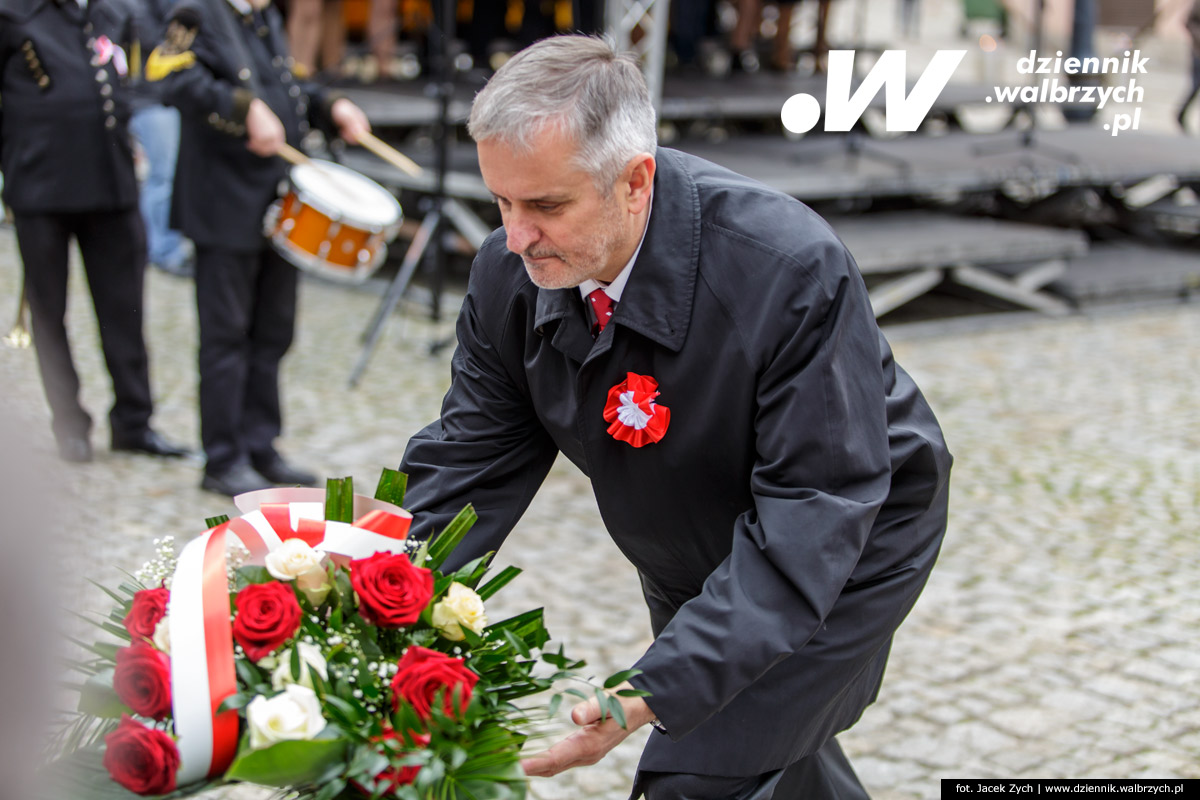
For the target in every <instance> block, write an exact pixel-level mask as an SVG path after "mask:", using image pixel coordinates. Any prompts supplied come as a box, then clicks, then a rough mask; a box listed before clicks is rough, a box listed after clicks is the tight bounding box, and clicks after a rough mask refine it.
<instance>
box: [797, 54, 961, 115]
mask: <svg viewBox="0 0 1200 800" xmlns="http://www.w3.org/2000/svg"><path fill="white" fill-rule="evenodd" d="M966 54H967V51H966V50H938V51H937V53H935V54H934V56H933V60H932V61H930V62H929V66H928V67H926V68H925V71H924V72H922V73H921V77H920V78H918V79H917V82H916V84H915V85H914V86H913V88H912V91H911V92H909V94H908V97H905V96H904V89H905V84H906V76H907V73H906V70H905V65H904V51H903V50H885V51H884V52H883V54H882V55H880V56H879V60H878V61H876V62H875V66H873V67H871V71H870V72H868V73H867V76H866V77H865V78H863V80H862V83H860V84H859V86H858V90H857V91H855V92H854V94H853V95H851V94H850V83H851V81H852V79H853V78H854V51H853V50H830V51H829V79H828V83H827V84H826V89H825V130H827V131H848V130H850V129H851V128H852V127H854V123H855V122H857V121H858V120H859V118H860V117H861V116H862V115H863V112H864V111H866V110H867V105H868V104H870V102H871V100H872V99H874V97H875V95H877V94H879V89H880V87H885V88H886V90H887V91H886V94H885V95H884V119H885V122H886V126H887V129H888V130H889V131H897V132H898V131H906V132H909V133H911V132H912V131H915V130H916V129H917V127H918V126H919V125H920V124H921V122H922V120H924V119H925V115H926V114H928V113H929V109H930V108H932V107H933V103H934V101H935V100H937V98H938V95H939V94H941V92H942V89H944V88H946V84H947V83H949V82H950V78H951V77H952V76H953V75H954V70H955V69H957V68H958V65H959V63H961V62H962V60H963V56H965V55H966ZM779 116H780V118H781V119H782V120H783V126H784V127H785V128H787V129H788V130H789V131H791V132H793V133H807V132H808V131H810V130H812V129H813V127H815V126H816V124H817V120H819V119H820V118H821V106H820V104H819V103H818V102H817V99H816V98H815V97H813V96H812V95H810V94H794V95H792V96H791V97H789V98H788V100H787V102H786V103H784V104H783V109H782V110H781V111H780V112H779Z"/></svg>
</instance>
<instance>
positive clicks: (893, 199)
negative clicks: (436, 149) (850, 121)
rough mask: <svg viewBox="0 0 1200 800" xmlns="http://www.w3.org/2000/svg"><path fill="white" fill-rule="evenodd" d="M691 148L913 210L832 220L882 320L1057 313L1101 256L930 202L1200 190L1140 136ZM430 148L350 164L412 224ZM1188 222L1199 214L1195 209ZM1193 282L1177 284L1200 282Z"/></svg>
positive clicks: (1181, 141) (453, 179)
mask: <svg viewBox="0 0 1200 800" xmlns="http://www.w3.org/2000/svg"><path fill="white" fill-rule="evenodd" d="M683 149H685V150H688V151H689V152H693V153H696V154H697V155H701V156H703V157H706V158H708V159H710V160H712V161H714V162H716V163H719V164H723V165H724V166H727V167H729V168H730V169H732V170H734V171H736V172H739V173H742V174H744V175H746V176H748V177H750V178H754V179H757V180H760V181H762V182H763V183H766V184H768V185H770V186H773V187H775V188H777V189H779V190H781V191H784V192H786V193H788V194H790V195H792V196H794V197H797V198H799V199H801V200H804V201H805V202H808V203H810V204H814V205H817V206H818V207H819V208H821V209H823V210H824V211H825V212H826V213H836V212H831V211H829V209H837V208H846V209H856V210H865V209H869V208H870V207H871V206H872V204H873V203H875V202H876V201H883V202H881V203H880V204H881V205H887V204H888V203H890V205H891V207H893V208H894V207H895V206H896V205H897V204H898V205H901V206H904V205H909V206H912V207H914V208H913V210H897V211H888V212H875V213H868V214H859V215H856V216H846V217H837V216H834V217H832V218H831V222H832V223H833V224H834V227H835V229H836V230H837V231H838V232H839V234H840V235H842V236H843V238H844V239H845V240H846V243H847V244H848V245H849V247H850V251H851V253H853V254H854V256H855V258H856V259H857V261H858V263H859V266H860V268H861V269H862V271H863V273H864V274H865V275H866V276H868V280H869V282H870V283H871V285H872V302H873V304H874V306H875V309H876V313H877V315H882V314H885V313H887V312H888V311H891V310H893V309H895V308H897V307H898V306H900V305H903V304H905V303H907V302H909V301H911V300H912V299H914V298H916V297H918V296H920V295H921V294H923V293H925V292H928V291H930V290H931V289H933V288H934V287H936V286H938V285H939V284H942V283H943V282H944V281H949V282H951V283H956V284H960V285H965V286H969V287H971V288H972V289H974V290H976V291H978V292H982V293H984V294H987V295H990V296H992V297H995V298H998V299H1001V300H1004V301H1005V302H1006V303H1014V304H1017V305H1020V306H1024V307H1027V308H1034V309H1038V310H1041V311H1044V312H1046V313H1063V312H1065V311H1067V310H1069V308H1070V306H1069V303H1068V301H1069V300H1071V299H1072V296H1071V295H1070V294H1065V295H1064V294H1062V293H1059V294H1057V295H1056V294H1055V293H1056V292H1058V286H1059V284H1058V283H1054V282H1055V281H1060V280H1062V279H1064V276H1065V275H1066V274H1067V272H1066V264H1068V263H1069V262H1070V263H1087V262H1088V260H1089V259H1090V256H1088V255H1085V254H1086V253H1087V241H1086V237H1085V236H1084V235H1083V234H1082V233H1080V232H1078V231H1075V230H1068V229H1056V228H1048V227H1044V226H1035V225H1026V224H1021V223H1016V222H1011V221H1004V220H996V219H990V218H984V217H964V216H954V215H950V214H940V213H934V212H930V211H923V210H917V209H918V208H919V207H920V206H921V205H922V203H926V201H930V200H936V201H938V202H939V203H943V204H944V203H949V202H952V201H953V200H955V199H959V198H963V197H965V196H968V195H972V194H975V195H980V194H986V193H991V194H1003V195H1005V196H1006V197H1009V198H1012V199H1018V200H1019V199H1021V198H1028V199H1030V200H1036V199H1041V198H1045V197H1049V196H1052V195H1054V194H1055V193H1056V192H1059V191H1063V190H1068V189H1073V188H1078V187H1094V188H1096V189H1097V190H1098V191H1101V192H1110V191H1112V190H1113V189H1114V187H1124V188H1126V189H1128V188H1130V187H1136V186H1137V185H1138V184H1139V183H1140V182H1143V181H1148V180H1161V176H1164V175H1166V176H1171V179H1172V180H1173V181H1174V182H1175V183H1176V184H1178V185H1184V186H1186V185H1200V151H1197V150H1196V148H1195V146H1194V142H1193V140H1191V139H1188V138H1186V137H1183V136H1170V135H1154V134H1148V133H1139V132H1126V133H1123V134H1122V135H1121V136H1120V137H1113V136H1110V135H1108V134H1107V133H1106V132H1104V131H1103V130H1100V129H1098V128H1097V129H1092V128H1083V127H1072V128H1068V129H1066V130H1061V131H1048V132H1038V133H1037V135H1036V137H1035V140H1034V142H1033V145H1032V146H1030V147H1022V144H1021V138H1020V134H1019V133H1017V132H1012V133H1002V134H989V135H979V134H966V133H962V132H955V133H950V134H947V135H945V136H937V137H934V136H922V135H914V136H909V137H905V138H901V139H892V140H876V139H866V138H863V137H853V136H835V135H816V136H811V137H806V138H804V139H802V140H799V141H789V140H787V139H784V138H783V137H781V136H766V135H762V136H741V137H734V138H732V139H730V140H728V141H726V142H724V143H721V144H720V145H715V144H709V143H704V142H690V141H689V142H685V143H684V145H683ZM432 150H433V148H432V146H431V145H428V144H427V145H426V147H425V148H424V149H421V148H412V149H409V150H407V151H406V155H408V156H409V157H410V158H412V159H413V160H414V161H416V162H417V163H418V164H421V165H422V166H423V167H425V168H426V170H427V171H426V172H425V174H423V175H418V176H415V177H414V176H410V175H407V174H405V173H403V172H401V171H400V170H398V169H396V168H395V167H392V166H391V165H389V164H387V163H385V162H383V161H381V160H379V159H377V158H375V157H374V156H372V155H370V154H369V153H366V152H365V151H360V150H357V149H351V150H349V151H347V152H346V153H345V155H344V158H343V160H344V162H345V163H346V164H347V165H348V166H350V167H352V168H353V169H356V170H358V171H360V172H362V173H363V174H365V175H367V176H368V177H370V178H372V179H374V180H375V181H377V182H379V183H380V184H382V185H384V186H386V187H387V188H389V189H390V190H392V191H393V192H395V193H396V194H397V195H404V197H403V199H402V202H404V203H405V204H406V210H408V211H409V212H410V214H411V213H414V212H417V205H416V200H417V199H418V198H419V197H420V196H421V195H425V194H428V193H430V192H431V191H432V190H433V186H434V179H433V175H432V172H430V171H429V170H428V167H429V165H430V164H431V163H432V160H433V152H432ZM450 164H451V172H450V174H449V175H448V176H447V182H446V188H447V193H448V195H449V196H450V198H452V200H453V202H452V204H451V209H450V212H449V215H450V216H452V222H453V224H454V227H455V228H456V229H457V230H458V231H459V232H460V233H462V234H463V236H464V238H465V239H466V240H467V241H468V242H469V243H470V244H471V245H472V246H475V247H477V246H478V244H479V242H480V241H482V237H483V236H485V235H486V233H487V232H488V230H489V229H490V228H491V227H492V226H493V225H494V224H497V222H498V214H497V212H496V211H495V209H494V206H492V205H491V194H490V193H489V192H488V190H487V187H486V186H485V185H484V184H483V180H482V178H481V177H480V175H479V171H478V163H477V160H476V154H475V148H474V146H473V145H472V144H470V143H466V142H458V143H455V144H454V146H453V147H452V152H451V159H450ZM926 204H927V203H926ZM1160 208H1161V207H1160ZM1183 213H1187V214H1188V215H1189V216H1191V215H1194V213H1195V211H1194V210H1192V209H1189V210H1188V211H1187V212H1183ZM1126 268H1127V269H1132V268H1133V267H1132V266H1127V267H1126ZM1185 273H1186V270H1185ZM1185 273H1169V274H1170V275H1176V276H1177V275H1184V277H1186V278H1187V280H1193V278H1191V277H1187V275H1190V273H1187V274H1186V275H1185ZM1097 274H1100V273H1097ZM1105 274H1107V273H1105ZM1115 275H1116V273H1114V279H1113V280H1112V281H1110V283H1111V285H1112V286H1113V287H1114V289H1113V292H1114V293H1115V292H1119V291H1122V290H1121V289H1120V288H1119V287H1120V286H1121V282H1120V281H1119V280H1116V278H1115ZM1172 279H1173V278H1171V277H1165V278H1164V280H1172ZM1180 279H1181V280H1182V279H1183V278H1180ZM1100 280H1101V283H1103V281H1104V280H1107V279H1106V278H1102V279H1100ZM1064 285H1066V284H1064ZM1187 285H1191V284H1180V285H1179V286H1177V287H1176V290H1178V291H1183V290H1184V289H1185V287H1186V286H1187ZM1048 290H1049V291H1048ZM1089 292H1090V294H1089V295H1088V296H1089V297H1091V296H1092V295H1095V294H1096V293H1101V294H1102V293H1103V289H1102V288H1097V289H1095V290H1089Z"/></svg>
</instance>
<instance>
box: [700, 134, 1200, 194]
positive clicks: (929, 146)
mask: <svg viewBox="0 0 1200 800" xmlns="http://www.w3.org/2000/svg"><path fill="white" fill-rule="evenodd" d="M684 149H686V150H688V151H689V152H692V153H695V154H696V155H699V156H701V157H703V158H707V159H709V160H711V161H715V162H717V163H719V164H722V165H723V166H726V167H728V168H729V169H732V170H733V171H735V172H739V173H741V174H743V175H745V176H747V177H750V178H754V179H755V180H758V181H762V182H763V183H765V184H767V185H769V186H772V187H774V188H776V189H779V190H780V191H782V192H786V193H787V194H790V195H792V196H793V197H797V198H799V199H801V200H804V201H806V202H817V201H825V200H838V199H864V200H870V199H873V198H905V197H909V198H914V199H917V200H921V199H945V198H954V197H956V196H961V195H965V194H971V193H980V192H994V191H997V190H999V191H1003V192H1005V193H1006V194H1008V195H1010V196H1016V197H1029V198H1030V199H1036V198H1042V197H1047V196H1049V195H1051V194H1053V193H1054V192H1056V191H1059V190H1062V189H1069V188H1074V187H1081V186H1093V187H1097V188H1101V189H1107V188H1109V187H1112V186H1114V185H1119V186H1132V185H1134V184H1136V183H1139V182H1140V181H1143V180H1146V179H1148V178H1153V177H1155V176H1158V175H1173V176H1175V177H1176V179H1177V180H1178V181H1179V182H1180V183H1193V182H1197V181H1200V149H1197V148H1196V145H1195V141H1194V140H1192V139H1189V138H1188V137H1185V136H1171V135H1159V134H1150V133H1139V132H1127V133H1123V134H1121V136H1119V137H1115V136H1110V135H1109V134H1108V133H1107V132H1105V131H1104V130H1102V129H1100V128H1090V127H1071V128H1067V129H1065V130H1058V131H1039V132H1038V133H1037V134H1036V136H1035V137H1034V143H1033V145H1032V146H1030V147H1024V146H1022V140H1021V134H1020V133H1019V132H1016V131H1014V132H1005V133H996V134H970V133H963V132H954V133H949V134H946V135H945V136H921V135H913V136H907V137H905V138H901V139H890V140H879V139H868V138H865V137H855V136H853V135H850V136H833V135H822V136H812V137H807V138H805V139H802V140H800V141H798V142H791V141H787V140H786V139H783V138H782V137H774V136H754V137H739V139H738V140H737V143H736V144H735V143H734V142H727V143H724V144H720V145H710V144H705V143H696V144H694V145H691V144H689V145H686V146H685V147H684Z"/></svg>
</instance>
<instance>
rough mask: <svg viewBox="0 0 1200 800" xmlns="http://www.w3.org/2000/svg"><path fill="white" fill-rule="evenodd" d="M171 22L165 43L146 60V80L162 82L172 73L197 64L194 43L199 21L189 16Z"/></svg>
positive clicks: (155, 49) (164, 39)
mask: <svg viewBox="0 0 1200 800" xmlns="http://www.w3.org/2000/svg"><path fill="white" fill-rule="evenodd" d="M188 17H189V18H188V19H184V15H182V14H181V15H180V16H179V17H177V18H175V19H173V20H171V22H170V23H169V24H168V25H167V33H166V36H165V37H164V38H163V43H162V44H160V45H159V46H158V47H156V48H154V51H153V52H152V53H150V57H149V58H148V59H146V80H148V81H161V80H162V79H163V78H165V77H167V76H168V75H170V74H171V73H172V72H178V71H179V70H181V69H187V68H188V67H190V66H192V65H193V64H195V63H196V54H195V53H193V52H192V50H191V47H192V42H193V41H195V39H196V32H197V31H198V30H199V20H198V19H196V18H195V17H193V16H192V15H188Z"/></svg>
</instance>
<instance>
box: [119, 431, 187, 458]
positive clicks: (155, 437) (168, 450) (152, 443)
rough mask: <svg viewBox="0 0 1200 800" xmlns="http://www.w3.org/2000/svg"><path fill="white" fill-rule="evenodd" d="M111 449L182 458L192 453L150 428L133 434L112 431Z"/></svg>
mask: <svg viewBox="0 0 1200 800" xmlns="http://www.w3.org/2000/svg"><path fill="white" fill-rule="evenodd" d="M112 449H113V451H114V452H123V453H145V454H147V455H151V456H163V457H165V458H183V457H184V456H190V455H191V454H192V451H191V450H188V449H187V448H186V447H181V446H179V445H177V444H174V443H173V442H170V441H168V440H167V439H164V438H163V437H162V436H161V435H160V434H159V433H158V432H157V431H154V430H151V429H150V428H146V429H145V430H144V431H141V432H139V433H133V434H122V435H117V434H115V433H114V434H113V437H112Z"/></svg>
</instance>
